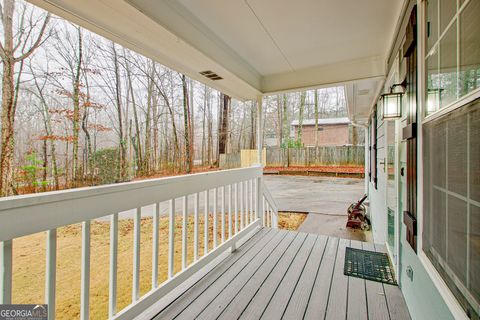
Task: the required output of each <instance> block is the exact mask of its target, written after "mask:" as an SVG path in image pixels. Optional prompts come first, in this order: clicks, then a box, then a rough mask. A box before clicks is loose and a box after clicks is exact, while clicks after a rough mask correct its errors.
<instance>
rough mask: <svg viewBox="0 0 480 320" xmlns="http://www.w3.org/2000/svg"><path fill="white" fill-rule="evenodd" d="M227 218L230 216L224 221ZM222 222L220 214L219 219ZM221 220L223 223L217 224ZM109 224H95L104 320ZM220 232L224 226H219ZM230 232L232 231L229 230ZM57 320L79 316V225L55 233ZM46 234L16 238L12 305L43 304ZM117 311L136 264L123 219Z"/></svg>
mask: <svg viewBox="0 0 480 320" xmlns="http://www.w3.org/2000/svg"><path fill="white" fill-rule="evenodd" d="M305 218H306V215H302V214H294V213H281V214H279V226H280V227H281V228H285V229H288V230H296V229H297V228H298V227H299V226H300V224H301V223H302V222H303V221H304V220H305ZM199 220H200V228H199V230H200V234H199V246H200V250H199V253H200V255H203V250H204V241H203V239H204V227H203V225H204V224H203V217H202V218H200V219H199ZM209 220H210V223H209V226H210V230H209V239H210V242H209V244H208V245H209V248H212V245H213V243H212V234H213V229H212V220H213V215H210V217H209ZM225 220H226V219H225ZM218 221H219V222H220V217H219V218H218ZM181 224H182V219H181V217H177V219H176V232H175V272H178V271H180V269H181V252H182V250H181ZM219 224H220V223H219ZM109 228H110V225H109V223H108V222H97V221H96V222H92V225H91V279H90V317H91V319H105V318H107V316H108V270H109V241H110V240H109ZM152 230H153V229H152V218H143V219H142V222H141V251H140V252H141V257H140V292H141V295H143V294H145V293H146V292H148V291H149V290H150V289H151V286H152V284H151V282H152V278H151V274H152V273H151V270H152ZM219 230H220V226H219ZM227 230H228V229H227ZM57 238H58V241H57V287H56V290H57V295H56V296H57V306H56V317H57V319H75V318H79V316H80V272H81V225H71V226H67V227H63V228H59V229H58V231H57ZM45 239H46V236H45V233H44V232H42V233H37V234H34V235H31V236H27V237H22V238H18V239H15V240H14V242H13V246H14V249H13V250H14V257H13V261H14V262H13V273H14V274H13V276H14V279H13V284H14V285H13V303H32V304H37V303H43V301H44V291H45ZM118 239H119V242H118V284H117V290H118V292H117V309H118V310H121V309H122V308H124V307H125V306H127V305H128V304H130V302H131V296H132V265H133V221H132V220H131V219H125V220H120V221H119V237H118ZM167 256H168V217H161V218H160V236H159V264H158V269H159V282H160V283H162V282H164V281H165V280H166V279H167ZM192 260H193V216H189V221H188V263H189V264H190V263H191V262H192Z"/></svg>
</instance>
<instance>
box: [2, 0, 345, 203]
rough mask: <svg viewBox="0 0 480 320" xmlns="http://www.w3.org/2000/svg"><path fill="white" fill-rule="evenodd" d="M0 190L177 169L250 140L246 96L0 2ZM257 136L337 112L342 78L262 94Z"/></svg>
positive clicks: (280, 134)
mask: <svg viewBox="0 0 480 320" xmlns="http://www.w3.org/2000/svg"><path fill="white" fill-rule="evenodd" d="M0 12H1V15H0V18H1V20H2V24H1V28H2V31H1V39H0V57H1V63H2V68H1V72H2V92H1V94H2V106H1V108H2V110H1V155H0V173H1V180H0V196H7V195H12V194H19V193H27V192H39V191H45V190H52V189H54V190H55V189H61V188H68V187H77V186H84V185H95V184H102V183H113V182H119V181H127V180H130V179H132V178H134V177H138V176H150V175H153V174H159V173H165V174H172V173H189V172H192V170H193V167H194V166H201V167H215V166H218V162H219V154H221V153H231V152H236V151H238V150H240V149H254V148H255V146H256V141H255V139H256V123H255V122H256V112H257V107H256V105H255V104H256V102H253V101H245V102H243V101H238V100H235V99H232V98H231V97H229V96H227V95H224V94H222V93H220V92H218V91H216V90H214V89H212V88H209V87H208V86H206V85H204V84H201V83H199V82H196V81H194V80H192V79H189V78H188V77H186V76H185V75H183V74H180V73H178V72H176V71H173V70H171V69H169V68H167V67H164V66H162V65H160V64H159V63H157V62H155V61H153V60H151V59H149V58H146V57H144V56H142V55H140V54H137V53H135V52H133V51H131V50H129V49H126V48H123V47H121V46H119V45H117V44H115V43H113V42H111V41H109V40H106V39H104V38H102V37H100V36H98V35H95V34H93V33H91V32H89V31H87V30H84V29H82V28H80V27H78V26H76V25H74V24H71V23H70V22H67V21H65V20H63V19H61V18H59V17H56V16H53V15H50V14H49V13H47V12H45V11H44V10H42V9H39V8H37V7H35V6H33V5H31V4H28V3H26V2H23V1H15V0H3V1H2V5H1V7H0ZM263 101H264V102H263V104H264V105H263V107H264V108H263V112H264V115H263V116H264V119H265V125H264V132H263V137H264V139H267V138H275V139H276V141H277V146H279V147H291V146H295V145H297V146H298V144H299V141H300V138H301V129H300V131H299V133H298V136H297V137H292V136H291V130H290V122H291V121H292V120H293V119H298V120H299V122H300V128H301V123H302V121H303V119H307V118H311V119H313V118H315V119H319V118H328V117H333V116H335V117H340V116H345V115H346V108H345V96H344V92H343V87H336V88H326V89H319V90H310V91H304V92H300V93H285V94H279V95H276V96H270V97H265V98H264V100H263Z"/></svg>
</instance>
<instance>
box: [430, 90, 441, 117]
mask: <svg viewBox="0 0 480 320" xmlns="http://www.w3.org/2000/svg"><path fill="white" fill-rule="evenodd" d="M442 91H443V89H428V92H427V110H426V112H427V115H429V114H431V113H432V112H435V111H437V110H439V109H440V101H441V97H442Z"/></svg>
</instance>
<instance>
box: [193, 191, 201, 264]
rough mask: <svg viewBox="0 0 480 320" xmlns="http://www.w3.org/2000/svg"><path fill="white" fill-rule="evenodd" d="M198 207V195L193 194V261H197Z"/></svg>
mask: <svg viewBox="0 0 480 320" xmlns="http://www.w3.org/2000/svg"><path fill="white" fill-rule="evenodd" d="M199 206H200V195H199V194H198V192H197V193H195V198H194V208H193V209H194V211H193V260H194V261H197V260H198V209H199Z"/></svg>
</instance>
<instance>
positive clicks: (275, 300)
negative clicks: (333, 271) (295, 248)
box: [262, 234, 318, 319]
mask: <svg viewBox="0 0 480 320" xmlns="http://www.w3.org/2000/svg"><path fill="white" fill-rule="evenodd" d="M317 240H318V236H317V235H313V234H309V235H308V236H307V239H306V240H305V242H304V243H303V246H302V248H301V249H300V250H299V252H298V254H297V256H296V257H295V259H294V260H293V262H292V263H291V264H290V266H289V267H288V271H287V272H286V273H285V275H284V277H283V279H282V281H281V282H280V284H279V285H278V286H277V288H276V290H275V293H274V295H273V297H272V299H271V300H270V302H269V303H268V306H267V308H266V309H265V311H264V312H263V314H262V319H280V318H282V316H283V313H284V312H285V309H286V308H287V306H288V303H289V301H290V297H291V296H292V295H293V292H294V290H295V287H296V286H297V283H298V280H299V279H300V276H301V275H302V273H303V269H304V268H305V266H306V264H307V261H308V259H309V258H310V255H311V254H312V249H313V247H314V246H315V244H316V242H317Z"/></svg>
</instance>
